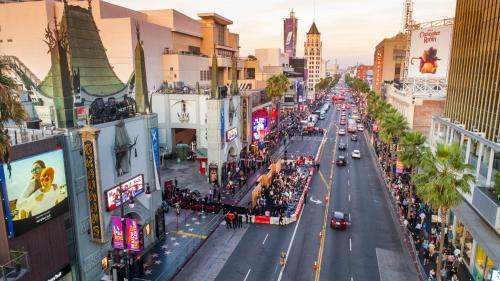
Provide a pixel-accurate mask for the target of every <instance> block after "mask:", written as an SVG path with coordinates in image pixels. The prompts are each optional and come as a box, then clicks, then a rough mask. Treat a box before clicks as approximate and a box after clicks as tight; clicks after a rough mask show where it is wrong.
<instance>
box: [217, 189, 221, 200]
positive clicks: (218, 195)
mask: <svg viewBox="0 0 500 281" xmlns="http://www.w3.org/2000/svg"><path fill="white" fill-rule="evenodd" d="M220 193H221V192H220V191H219V192H217V201H218V202H219V203H220Z"/></svg>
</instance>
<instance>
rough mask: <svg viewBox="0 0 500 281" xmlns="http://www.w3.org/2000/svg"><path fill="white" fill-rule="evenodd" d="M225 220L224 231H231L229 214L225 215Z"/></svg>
mask: <svg viewBox="0 0 500 281" xmlns="http://www.w3.org/2000/svg"><path fill="white" fill-rule="evenodd" d="M225 220H226V229H231V221H230V220H229V213H228V214H226V216H225Z"/></svg>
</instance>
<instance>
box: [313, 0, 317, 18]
mask: <svg viewBox="0 0 500 281" xmlns="http://www.w3.org/2000/svg"><path fill="white" fill-rule="evenodd" d="M314 21H316V0H313V22H314Z"/></svg>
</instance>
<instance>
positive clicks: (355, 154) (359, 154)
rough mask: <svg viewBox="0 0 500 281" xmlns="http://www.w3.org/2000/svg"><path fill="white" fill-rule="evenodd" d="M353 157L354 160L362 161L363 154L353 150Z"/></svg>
mask: <svg viewBox="0 0 500 281" xmlns="http://www.w3.org/2000/svg"><path fill="white" fill-rule="evenodd" d="M351 157H352V158H357V159H361V152H359V150H357V149H356V150H353V151H352V153H351Z"/></svg>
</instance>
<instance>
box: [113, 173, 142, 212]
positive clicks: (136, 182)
mask: <svg viewBox="0 0 500 281" xmlns="http://www.w3.org/2000/svg"><path fill="white" fill-rule="evenodd" d="M120 189H121V192H122V194H123V198H120ZM143 192H144V175H143V174H140V175H138V176H135V177H133V178H131V179H129V180H127V181H125V182H122V183H121V184H119V185H117V186H115V187H113V188H111V189H109V190H107V191H105V192H104V196H105V197H106V209H107V210H108V211H112V210H114V209H116V208H118V207H120V205H121V204H123V203H124V202H127V201H128V200H130V195H131V194H132V195H133V196H134V197H137V195H139V194H141V193H143ZM120 199H121V200H120Z"/></svg>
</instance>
